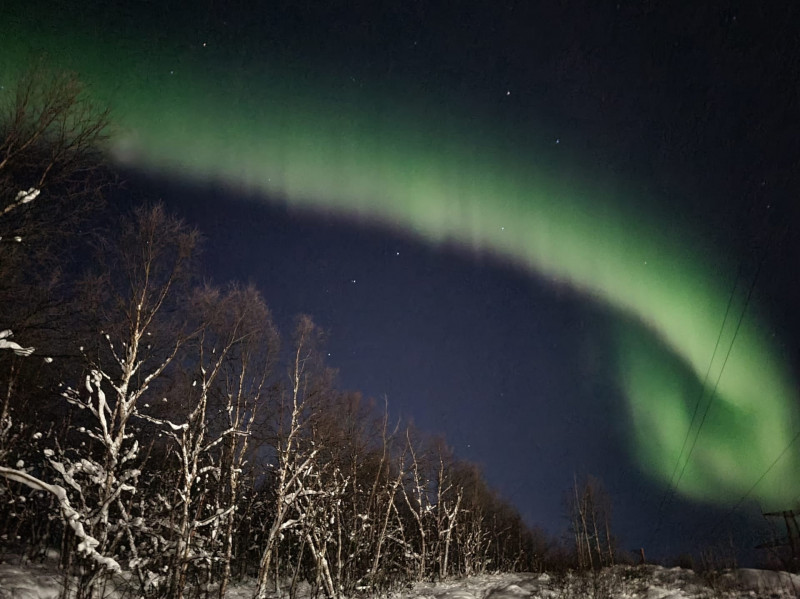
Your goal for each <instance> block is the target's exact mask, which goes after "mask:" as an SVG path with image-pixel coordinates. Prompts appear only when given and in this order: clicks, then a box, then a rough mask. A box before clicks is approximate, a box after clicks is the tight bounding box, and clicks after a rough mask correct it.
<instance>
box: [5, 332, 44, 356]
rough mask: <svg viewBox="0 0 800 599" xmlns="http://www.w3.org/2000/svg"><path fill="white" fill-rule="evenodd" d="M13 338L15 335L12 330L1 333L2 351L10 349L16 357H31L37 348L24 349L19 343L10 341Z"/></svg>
mask: <svg viewBox="0 0 800 599" xmlns="http://www.w3.org/2000/svg"><path fill="white" fill-rule="evenodd" d="M13 336H14V333H12V332H11V330H10V329H6V330H4V331H0V349H10V350H12V351H13V352H14V353H15V354H16V355H18V356H23V357H25V356H30V355H31V354H32V353H33V352H34V351H35V350H36V348H33V347H22V346H21V345H20V344H19V343H16V342H14V341H9V339H11V337H13Z"/></svg>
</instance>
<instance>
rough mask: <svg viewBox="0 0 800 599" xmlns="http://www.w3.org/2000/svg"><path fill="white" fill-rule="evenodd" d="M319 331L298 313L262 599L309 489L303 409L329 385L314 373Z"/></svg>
mask: <svg viewBox="0 0 800 599" xmlns="http://www.w3.org/2000/svg"><path fill="white" fill-rule="evenodd" d="M319 337H320V332H319V330H318V329H317V327H316V326H315V325H314V323H313V322H312V321H311V319H310V318H309V317H307V316H304V317H301V318H300V320H299V322H298V325H297V329H296V332H295V344H294V350H293V352H292V361H291V365H290V370H289V377H288V378H289V389H288V397H287V396H286V394H284V395H282V398H281V401H280V405H279V408H278V410H277V414H276V436H275V448H274V449H275V456H274V459H275V464H274V469H273V473H272V484H273V487H274V488H273V492H274V501H273V505H272V514H271V522H270V523H269V524H268V528H267V530H266V531H265V535H264V537H263V540H261V541H260V545H261V559H260V562H259V568H258V579H257V587H256V591H255V598H256V599H266V597H267V595H268V593H269V586H268V583H269V577H270V575H271V573H272V570H271V567H272V565H273V559H274V557H275V552H276V550H277V543H278V541H279V540H280V538H281V536H282V533H283V531H284V530H286V529H287V528H290V527H292V526H295V525H297V524H298V523H297V522H296V521H292V520H289V519H288V515H289V514H290V513H291V510H292V508H293V507H294V506H295V504H296V502H297V501H298V500H299V499H300V498H301V497H302V496H304V495H307V494H308V493H309V492H310V491H309V489H307V488H306V486H305V479H306V477H308V476H309V475H310V474H311V473H312V472H313V469H314V466H315V463H314V462H315V459H316V456H317V454H318V452H319V449H318V448H317V447H315V446H314V444H313V443H311V442H309V441H310V440H309V438H308V434H307V433H308V426H307V425H308V412H307V410H308V408H309V406H310V405H311V404H312V403H313V401H314V398H315V396H316V395H317V394H319V393H322V392H325V391H327V390H328V388H329V384H328V382H327V381H320V378H319V376H320V372H319V355H318V353H317V351H316V347H317V344H318V343H319ZM276 583H277V578H276Z"/></svg>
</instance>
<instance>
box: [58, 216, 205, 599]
mask: <svg viewBox="0 0 800 599" xmlns="http://www.w3.org/2000/svg"><path fill="white" fill-rule="evenodd" d="M197 242H198V234H197V233H196V232H195V231H193V230H191V229H189V228H187V227H186V226H185V225H184V224H183V223H182V222H180V221H179V220H177V219H174V218H172V217H170V216H168V215H167V214H166V213H165V212H164V209H163V208H162V207H161V206H155V207H152V208H139V209H137V210H135V211H134V215H133V217H132V218H131V219H130V220H128V221H127V222H126V223H124V225H123V228H122V231H121V235H120V237H119V239H118V240H117V241H115V242H113V243H112V242H110V241H109V242H107V243H106V244H104V245H103V247H102V249H103V250H104V251H103V252H102V253H101V255H100V256H99V257H98V263H99V264H100V270H99V272H98V273H97V274H96V275H95V276H94V277H92V278H91V279H90V280H89V281H88V282H87V289H88V290H90V291H91V294H90V295H89V299H90V300H91V310H90V311H89V313H88V316H89V317H90V318H92V319H93V320H94V326H95V327H96V329H95V330H96V331H97V337H98V338H97V343H96V344H95V345H94V346H93V347H82V348H81V353H82V355H83V356H84V359H85V364H86V370H87V372H86V374H85V375H84V377H83V381H82V384H81V385H80V386H78V385H67V386H65V387H64V389H63V392H62V394H63V397H65V398H66V399H67V401H68V402H69V403H70V404H72V405H74V406H77V407H78V408H80V409H81V410H82V411H83V412H84V413H85V414H86V415H87V416H88V421H89V424H88V426H85V427H81V428H80V429H79V432H80V433H81V434H83V435H85V436H86V437H87V438H88V440H89V441H90V443H91V444H92V445H94V446H95V447H96V448H97V451H96V452H95V453H94V454H93V455H92V454H90V455H81V454H76V455H74V457H71V454H69V453H65V454H64V455H63V456H62V457H61V459H53V460H51V464H52V466H53V468H55V470H56V471H57V472H58V474H59V475H60V477H61V478H62V480H63V481H64V483H66V485H67V486H68V488H69V489H70V491H71V492H73V493H74V494H75V496H76V497H77V498H78V500H79V505H80V509H81V510H82V512H83V513H84V514H86V520H87V523H88V532H89V534H90V535H91V536H92V537H93V538H95V539H97V541H98V546H97V550H98V551H99V552H100V553H102V554H107V555H108V554H112V555H113V554H115V553H116V551H117V550H118V549H119V547H120V545H121V544H122V543H123V542H127V545H128V547H127V549H128V551H129V552H130V556H131V559H132V560H133V563H134V564H138V552H137V548H136V545H135V543H134V542H133V536H132V535H133V533H132V530H131V529H132V524H133V522H134V521H135V520H137V519H140V518H144V517H145V516H146V514H144V513H139V514H132V513H130V511H129V506H130V498H131V496H133V495H134V494H135V493H136V487H137V482H138V478H139V475H140V473H141V472H140V469H139V468H138V466H137V463H138V462H139V459H140V456H139V452H140V446H139V442H138V440H137V439H136V438H135V435H134V434H132V433H133V430H132V427H131V424H132V423H131V419H132V418H134V417H135V416H136V415H137V413H138V410H139V408H140V407H141V406H140V404H143V403H145V400H146V399H147V397H148V394H149V393H151V388H153V387H154V386H155V385H156V384H157V383H158V382H159V380H160V378H161V377H162V376H163V375H164V373H165V371H166V370H167V368H168V367H169V366H170V364H171V363H172V362H173V360H174V359H175V357H176V355H177V354H178V351H179V350H180V348H181V347H182V345H183V343H184V342H185V340H186V332H185V330H183V328H182V327H181V326H180V324H179V323H178V324H176V323H174V322H173V316H172V314H169V313H170V308H171V307H172V306H173V305H175V303H178V302H182V301H183V300H182V299H180V298H178V297H177V295H178V294H179V292H180V291H181V286H182V283H183V282H184V281H185V279H186V276H187V269H188V267H189V265H190V262H191V258H192V255H193V252H194V251H195V248H196V246H197ZM137 573H138V574H139V576H140V579H141V580H144V579H145V578H146V576H147V573H146V572H144V571H142V570H141V569H137ZM101 574H102V571H101V570H100V569H98V568H96V567H94V565H93V564H90V565H89V568H88V569H87V571H86V572H85V573H84V575H83V580H82V585H81V593H80V594H81V595H82V596H86V597H92V596H94V595H95V593H96V592H97V584H96V583H97V581H98V577H99V576H100V575H101Z"/></svg>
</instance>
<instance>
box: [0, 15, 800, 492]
mask: <svg viewBox="0 0 800 599" xmlns="http://www.w3.org/2000/svg"><path fill="white" fill-rule="evenodd" d="M5 33H6V32H4V35H5ZM15 35H16V36H17V37H14V36H15ZM43 35H44V34H42V33H40V32H36V33H34V32H32V31H25V30H24V29H22V30H17V31H15V32H8V36H6V37H3V39H4V40H5V41H4V42H3V45H4V46H6V48H5V49H7V50H8V51H7V52H5V54H4V57H2V58H0V68H2V71H0V74H3V73H4V75H3V77H4V79H6V77H8V75H9V74H10V73H13V72H14V71H15V70H17V69H18V65H20V64H24V63H25V60H24V57H25V56H26V54H27V52H28V48H29V47H30V46H31V42H30V40H31V39H33V40H35V43H33V44H32V45H33V47H34V49H35V50H37V51H38V50H41V49H45V50H48V51H49V54H50V56H51V57H53V58H54V59H57V60H58V61H60V62H61V63H63V65H64V66H67V67H69V68H72V69H74V70H76V71H78V72H79V73H80V75H81V77H82V78H83V79H84V80H85V81H87V82H88V83H89V84H90V85H91V86H92V91H93V93H94V94H96V95H97V97H98V98H99V99H100V100H101V101H104V102H109V103H110V105H111V106H112V107H113V109H114V114H115V117H116V119H117V120H118V122H119V129H120V130H119V132H118V134H117V136H116V138H115V141H114V147H115V153H116V156H117V157H118V159H120V160H123V161H128V162H131V163H133V164H135V165H137V166H139V167H142V168H148V169H157V170H159V171H165V172H170V173H172V172H175V173H181V174H183V175H187V176H191V177H194V178H198V179H201V180H210V179H213V180H219V181H224V182H227V183H229V184H230V185H232V186H234V187H241V188H245V189H255V190H258V191H261V192H263V193H264V194H265V195H267V196H269V197H272V198H275V197H278V198H282V199H284V200H285V201H286V202H287V203H288V204H290V205H292V206H298V207H304V208H309V209H322V210H327V211H336V212H339V213H342V214H345V215H351V216H354V217H359V218H362V219H366V220H369V221H375V222H379V223H382V224H385V225H388V226H392V227H396V228H401V229H403V230H406V231H410V232H413V233H414V234H416V235H419V236H420V237H422V238H424V239H425V240H427V241H429V242H434V243H438V242H445V241H448V242H454V243H457V244H461V245H464V246H468V247H472V248H478V249H481V250H486V251H490V252H493V253H496V254H497V255H498V256H501V257H503V258H505V259H508V260H512V261H514V262H516V263H520V264H523V265H525V266H526V267H528V268H530V269H531V270H532V271H535V272H536V273H539V275H541V276H542V277H544V278H546V279H552V280H557V281H559V282H564V283H568V284H570V285H572V286H574V288H575V289H576V290H578V291H579V292H581V293H585V294H588V295H591V296H593V297H595V298H596V299H598V300H600V301H603V302H606V303H608V304H609V305H611V306H613V307H615V308H617V309H618V310H620V311H621V312H622V313H623V314H625V315H626V317H625V318H621V319H620V320H621V321H625V322H627V319H632V320H633V321H635V322H638V323H640V324H644V325H645V326H646V327H647V328H648V330H649V331H650V332H651V333H652V334H648V335H642V334H641V327H640V326H639V327H632V326H629V324H621V325H620V333H619V344H618V348H619V350H618V355H617V356H616V357H617V359H618V362H619V370H620V372H619V380H620V385H621V387H622V388H623V390H624V391H625V393H626V395H627V397H628V398H629V403H630V413H631V417H632V421H633V423H634V430H633V432H632V435H633V437H634V443H633V451H634V452H635V454H636V456H637V458H638V459H639V460H640V462H641V464H642V467H643V468H644V469H645V470H646V471H647V472H649V473H650V474H651V475H653V476H655V477H658V478H660V479H661V480H663V481H667V480H669V477H670V476H671V475H672V471H673V467H674V465H675V460H676V459H677V457H678V453H679V451H680V448H681V444H682V442H683V439H684V436H685V434H686V430H687V427H688V426H689V420H690V418H691V414H692V409H693V407H694V402H695V401H696V400H697V398H698V396H699V393H700V387H701V382H702V381H703V380H704V378H705V375H706V371H707V370H708V369H709V364H711V367H710V371H709V377H708V380H709V381H710V383H709V385H711V386H712V387H713V384H714V383H715V382H716V381H717V379H718V377H719V374H720V372H721V369H722V364H723V360H724V358H725V354H726V352H727V348H728V347H729V346H730V344H731V340H732V336H733V332H734V328H735V324H736V318H731V319H730V320H729V322H728V323H727V325H726V327H725V329H724V330H723V332H722V338H721V343H720V347H721V348H722V349H721V350H720V351H719V352H718V353H717V355H716V356H715V358H714V360H713V362H712V361H711V360H712V352H713V350H714V345H715V342H716V340H717V336H718V335H719V333H720V327H721V325H722V319H723V314H724V313H725V307H726V304H727V302H728V296H729V293H730V288H731V283H732V278H731V277H730V276H729V275H730V271H731V269H730V264H729V263H727V262H725V261H724V260H721V259H720V258H719V257H717V256H715V255H714V254H713V252H711V251H710V250H709V248H707V247H704V246H703V243H702V240H700V239H699V238H697V237H695V236H693V235H692V234H691V232H689V231H674V230H672V229H670V227H669V226H667V225H665V224H663V221H662V220H660V219H655V218H653V217H652V215H649V214H648V213H647V212H646V211H644V210H640V211H639V213H636V210H635V209H631V208H630V202H627V205H628V207H627V208H625V209H623V208H622V204H621V203H619V202H617V201H615V198H614V197H612V194H611V193H610V192H603V191H602V189H601V188H600V187H601V186H598V185H593V184H588V183H584V184H582V183H581V182H579V181H576V180H575V178H574V177H571V176H570V175H567V174H565V172H564V171H563V169H561V170H557V169H554V168H552V167H551V165H548V164H546V163H543V162H537V160H536V156H535V155H532V153H533V152H535V150H534V149H533V148H534V146H533V145H532V144H531V145H529V146H528V147H527V148H521V147H520V146H519V145H518V144H517V143H516V142H514V143H512V142H510V141H507V142H504V141H503V140H502V139H499V138H493V137H491V136H490V135H487V130H489V129H488V128H486V127H484V126H483V125H481V124H479V123H471V122H464V119H465V118H468V117H469V115H462V116H461V117H448V116H447V115H448V110H445V107H444V106H438V107H437V106H434V105H433V102H431V103H430V104H424V103H414V102H411V101H401V99H399V98H396V99H395V100H394V101H389V100H386V99H382V98H380V97H377V96H376V97H371V96H368V95H367V96H365V95H363V92H359V93H358V95H356V94H354V93H348V92H346V91H343V89H342V88H337V87H336V86H335V85H334V84H332V83H331V81H328V82H325V81H321V82H319V83H316V84H311V83H308V82H307V79H308V77H307V75H305V74H303V73H299V72H294V73H292V72H288V71H284V72H281V71H280V70H277V69H275V70H272V69H270V68H267V67H253V66H243V67H241V68H239V67H237V68H235V69H233V70H232V71H231V72H228V71H227V70H226V69H222V68H219V67H214V66H213V65H212V66H209V65H201V64H199V63H198V62H195V61H194V60H193V59H192V58H191V57H189V56H188V55H184V54H181V52H180V51H177V50H175V49H173V48H149V49H143V48H141V47H139V46H137V45H136V44H135V43H134V42H125V41H120V42H116V43H114V44H112V43H110V42H107V41H103V40H101V39H97V38H96V37H89V36H86V37H83V38H81V37H79V36H78V34H77V33H76V34H74V35H73V36H72V37H70V39H69V44H68V48H69V51H68V52H65V51H64V46H63V45H62V44H63V43H64V40H58V39H49V38H47V37H43ZM168 56H169V57H170V58H169V59H167V58H166V57H168ZM534 134H535V132H531V135H532V136H533V135H534ZM616 193H617V194H624V193H625V192H624V191H617V192H616ZM720 273H725V274H720ZM737 302H738V303H736V304H735V306H734V308H735V309H734V314H735V315H737V316H738V312H736V309H738V310H741V308H742V304H743V298H742V297H739V298H738V299H737ZM796 399H797V396H796V392H795V390H794V381H793V380H792V377H791V376H790V374H789V373H788V371H787V369H786V367H785V365H784V364H783V363H782V362H781V360H780V356H779V355H778V353H777V350H776V349H775V348H774V347H773V343H772V340H771V339H770V338H769V336H768V335H767V333H766V327H765V326H764V325H763V324H762V323H760V322H759V321H758V318H757V311H756V310H753V309H751V310H749V311H748V313H747V315H746V317H745V319H744V321H743V323H742V325H741V328H740V330H739V332H738V336H737V338H736V343H735V344H734V346H733V350H732V351H731V353H730V356H729V358H728V361H727V364H726V365H725V368H724V372H723V374H722V376H721V378H720V380H719V385H718V387H717V398H716V399H715V404H714V406H713V407H712V409H711V411H710V412H709V416H708V420H707V422H706V424H705V426H704V429H703V434H702V437H701V439H700V442H699V443H698V445H697V448H696V450H695V452H694V454H693V456H692V460H691V461H690V462H689V464H688V466H687V468H686V473H685V475H684V477H683V480H682V482H681V486H680V492H681V493H684V494H686V495H689V496H692V497H695V498H701V499H705V500H709V501H730V500H731V499H735V498H737V497H738V496H740V495H741V494H742V493H744V492H745V491H747V490H748V489H749V488H750V487H751V485H752V484H753V483H754V482H755V481H756V479H757V478H758V477H759V476H760V475H761V474H762V473H763V472H764V471H765V470H766V469H767V467H768V466H769V465H770V464H771V463H772V461H773V460H774V459H775V458H776V457H777V456H778V455H779V454H780V453H781V451H782V450H783V449H784V448H785V446H786V445H787V444H788V442H789V440H790V439H791V438H792V436H793V434H794V430H795V426H797V425H798V421H797V418H796V416H797V413H796V412H797V410H796ZM799 471H800V470H799V469H798V459H797V458H796V457H795V455H794V452H788V453H787V455H786V456H785V457H784V458H783V459H782V460H781V461H780V462H779V463H778V464H776V466H775V467H774V469H773V470H772V471H771V472H770V474H769V476H767V477H766V478H765V479H764V480H763V481H762V482H761V483H760V484H759V486H758V487H757V489H756V490H755V492H754V493H753V496H754V497H756V498H759V499H761V500H762V501H763V502H765V504H774V505H779V504H785V503H786V502H789V501H791V500H793V499H794V498H795V497H796V496H797V494H798V493H800V482H798V481H797V477H796V475H797V474H798V472H799Z"/></svg>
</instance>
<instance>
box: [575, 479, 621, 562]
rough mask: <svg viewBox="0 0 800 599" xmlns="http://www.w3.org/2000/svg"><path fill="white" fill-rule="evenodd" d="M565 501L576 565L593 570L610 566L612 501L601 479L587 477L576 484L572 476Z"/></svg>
mask: <svg viewBox="0 0 800 599" xmlns="http://www.w3.org/2000/svg"><path fill="white" fill-rule="evenodd" d="M567 504H568V507H569V512H570V521H571V524H572V535H573V537H574V539H575V552H576V556H577V559H578V567H579V568H582V569H585V568H588V569H594V568H602V567H604V566H610V565H613V564H614V555H615V552H614V542H613V538H612V536H611V501H610V499H609V497H608V494H607V493H606V492H605V490H604V489H603V486H602V484H601V483H600V481H599V480H597V479H596V478H594V477H591V476H590V477H587V479H586V480H585V481H584V482H583V483H582V484H581V485H579V484H578V479H577V477H575V480H574V483H573V488H572V490H571V491H570V495H569V499H568V502H567Z"/></svg>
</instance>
